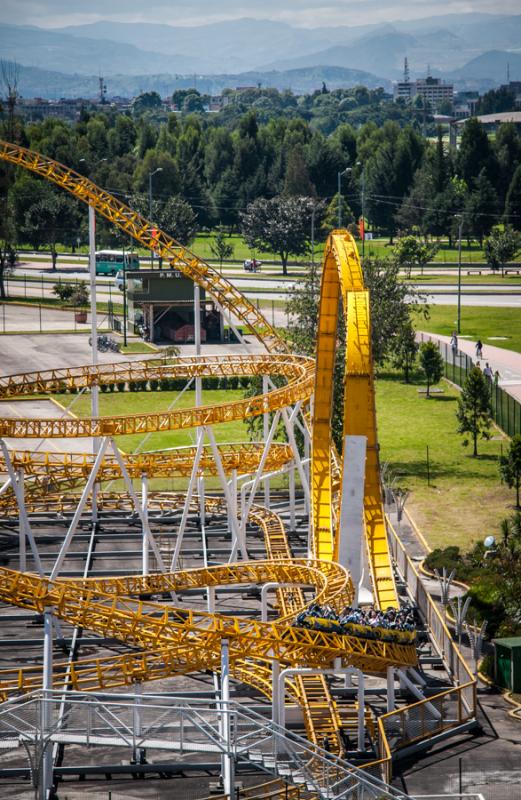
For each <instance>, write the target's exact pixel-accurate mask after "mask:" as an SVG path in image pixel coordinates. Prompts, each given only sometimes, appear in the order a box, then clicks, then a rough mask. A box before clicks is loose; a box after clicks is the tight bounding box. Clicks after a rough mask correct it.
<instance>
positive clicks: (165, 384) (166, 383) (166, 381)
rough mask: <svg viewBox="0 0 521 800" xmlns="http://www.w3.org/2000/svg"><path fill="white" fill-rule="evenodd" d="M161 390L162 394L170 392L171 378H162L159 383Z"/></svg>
mask: <svg viewBox="0 0 521 800" xmlns="http://www.w3.org/2000/svg"><path fill="white" fill-rule="evenodd" d="M159 388H160V390H161V391H162V392H168V390H169V389H170V378H161V379H160V381H159Z"/></svg>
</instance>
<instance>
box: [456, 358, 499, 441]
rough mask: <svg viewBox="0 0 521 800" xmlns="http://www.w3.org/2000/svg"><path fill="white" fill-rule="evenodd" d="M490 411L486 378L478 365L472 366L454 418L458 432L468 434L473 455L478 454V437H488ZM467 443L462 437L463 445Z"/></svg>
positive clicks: (490, 420)
mask: <svg viewBox="0 0 521 800" xmlns="http://www.w3.org/2000/svg"><path fill="white" fill-rule="evenodd" d="M491 413H492V408H491V405H490V386H489V383H488V380H487V378H486V377H485V376H484V375H483V373H482V372H481V370H480V369H479V367H473V368H472V369H471V370H470V372H469V374H468V375H467V378H466V380H465V383H464V384H463V388H462V390H461V395H460V397H459V398H458V408H457V411H456V418H457V420H458V423H459V424H458V433H462V434H465V433H469V434H470V437H471V439H472V442H473V453H472V455H473V456H474V457H476V456H477V455H478V438H481V439H490V432H489V431H490V425H491V422H492V418H491ZM468 444H469V440H468V439H464V440H463V446H464V447H466V446H467V445H468Z"/></svg>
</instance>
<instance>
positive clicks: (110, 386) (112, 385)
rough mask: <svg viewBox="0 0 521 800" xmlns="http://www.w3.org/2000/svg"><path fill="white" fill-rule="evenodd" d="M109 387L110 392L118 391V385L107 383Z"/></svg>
mask: <svg viewBox="0 0 521 800" xmlns="http://www.w3.org/2000/svg"><path fill="white" fill-rule="evenodd" d="M107 386H108V390H109V392H114V391H115V390H116V384H115V383H107Z"/></svg>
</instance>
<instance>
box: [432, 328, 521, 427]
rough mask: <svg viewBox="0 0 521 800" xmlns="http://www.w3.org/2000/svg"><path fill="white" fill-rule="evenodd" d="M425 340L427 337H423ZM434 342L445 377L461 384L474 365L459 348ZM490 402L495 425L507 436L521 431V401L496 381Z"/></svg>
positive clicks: (492, 386) (491, 391)
mask: <svg viewBox="0 0 521 800" xmlns="http://www.w3.org/2000/svg"><path fill="white" fill-rule="evenodd" d="M424 338H425V339H426V340H427V339H428V338H429V337H423V336H422V341H423V340H424ZM431 341H434V342H436V344H437V345H438V347H439V350H440V353H441V356H442V358H443V361H444V364H445V377H446V378H448V380H450V381H452V383H455V384H456V386H460V387H461V386H463V384H464V383H465V380H466V378H467V375H468V374H469V372H470V370H471V369H472V367H473V366H475V365H474V361H473V360H472V359H471V358H470V356H468V355H466V354H465V353H462V352H461V350H455V351H453V350H452V348H451V347H450V345H449V344H447V343H446V342H440V341H439V340H437V339H433V340H431ZM490 403H491V406H492V418H493V420H494V422H495V423H496V425H498V426H499V427H500V428H501V430H502V431H504V432H505V433H506V434H508V436H514V435H515V434H516V433H521V403H519V402H518V401H517V400H516V399H515V397H512V395H511V394H509V393H508V392H506V391H505V390H504V389H502V388H501V386H499V384H498V382H497V381H491V382H490Z"/></svg>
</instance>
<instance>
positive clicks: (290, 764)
mask: <svg viewBox="0 0 521 800" xmlns="http://www.w3.org/2000/svg"><path fill="white" fill-rule="evenodd" d="M62 701H63V693H61V692H48V693H42V692H38V693H34V694H33V695H31V696H29V697H27V696H26V697H24V698H23V699H20V698H16V699H14V698H13V699H11V700H9V701H7V702H5V703H3V704H2V705H1V706H0V745H1V746H2V747H3V748H4V749H5V748H8V747H9V746H12V747H18V746H19V745H21V744H23V745H24V746H25V748H26V750H27V751H28V752H29V751H30V749H31V747H32V746H34V748H35V754H37V757H38V758H39V759H42V758H43V753H44V751H45V748H46V747H48V746H49V745H50V744H51V743H53V742H59V743H69V744H76V745H80V746H81V745H83V746H91V747H92V746H102V747H111V746H115V747H127V748H131V749H132V751H133V752H135V751H137V750H139V749H146V748H147V747H148V748H154V749H157V750H162V749H165V750H174V751H176V752H178V753H179V754H180V755H182V754H183V753H184V752H198V753H205V752H207V753H218V754H222V755H225V756H228V757H231V758H233V759H235V760H236V761H243V762H248V763H249V764H250V765H252V766H257V767H258V768H259V769H260V770H261V771H263V772H265V773H268V774H270V775H273V776H275V777H276V778H279V779H281V780H282V781H284V783H287V784H289V785H290V786H291V785H297V786H301V787H302V788H305V789H306V790H307V791H308V792H310V793H311V796H312V797H314V798H316V800H341V799H342V800H343V798H346V800H348V798H351V799H352V800H407V798H408V796H407V795H406V794H404V793H403V792H401V791H399V790H396V789H393V788H392V787H391V786H388V785H386V784H385V783H384V782H382V781H381V780H379V779H377V778H375V777H373V776H371V775H368V774H367V773H366V772H364V771H363V770H361V769H359V768H357V767H356V766H354V765H352V764H350V763H349V762H347V761H343V760H342V759H340V758H337V757H336V756H334V755H333V754H332V753H328V752H326V751H325V750H322V749H321V748H320V747H317V746H316V745H313V744H312V743H311V742H309V741H308V740H307V739H305V738H303V737H302V736H299V735H297V734H294V733H292V732H290V731H287V730H286V729H285V728H281V727H279V726H278V725H275V724H274V723H272V722H271V721H270V720H266V718H265V717H262V716H261V715H259V714H257V713H255V712H253V711H250V710H247V709H245V708H244V706H241V705H239V704H238V703H235V702H228V703H223V702H222V701H217V702H209V701H197V700H194V699H192V698H190V699H189V700H185V699H175V700H172V699H170V698H165V697H157V696H153V695H135V696H132V695H119V696H115V697H110V696H109V695H104V696H103V695H91V694H89V695H85V694H83V693H81V692H71V693H68V694H67V698H66V708H65V713H64V714H62V716H60V714H59V711H60V706H61V704H62ZM49 707H50V708H49ZM44 720H46V721H47V723H46V725H47V727H45V723H44ZM34 763H35V762H34V761H33V764H34ZM37 774H38V770H36V775H37ZM295 796H298V793H296V795H295ZM308 796H309V795H308Z"/></svg>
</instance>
